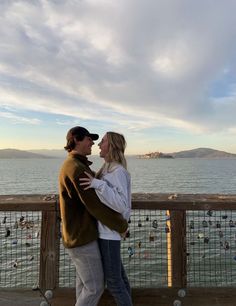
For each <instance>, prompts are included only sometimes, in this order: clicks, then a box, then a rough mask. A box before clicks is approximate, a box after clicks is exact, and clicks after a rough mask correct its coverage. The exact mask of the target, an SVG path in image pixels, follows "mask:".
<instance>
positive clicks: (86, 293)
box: [67, 241, 104, 306]
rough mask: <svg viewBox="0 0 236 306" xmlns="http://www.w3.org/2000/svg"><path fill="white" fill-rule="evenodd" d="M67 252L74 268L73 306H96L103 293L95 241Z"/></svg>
mask: <svg viewBox="0 0 236 306" xmlns="http://www.w3.org/2000/svg"><path fill="white" fill-rule="evenodd" d="M67 251H68V254H69V256H70V258H71V260H72V262H73V264H74V265H75V268H76V304H75V306H97V304H98V302H99V300H100V297H101V295H102V293H103V291H104V276H103V268H102V261H101V254H100V250H99V247H98V243H97V241H93V242H91V243H88V244H86V245H83V246H80V247H76V248H71V249H67Z"/></svg>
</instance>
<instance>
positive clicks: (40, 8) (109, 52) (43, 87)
mask: <svg viewBox="0 0 236 306" xmlns="http://www.w3.org/2000/svg"><path fill="white" fill-rule="evenodd" d="M235 9H236V3H235V1H230V0H229V1H227V2H223V1H208V0H204V1H193V0H191V1H186V0H183V1H178V0H175V1H168V0H167V1H166V0H165V1H164V0H158V1H156V0H155V1H154V0H150V1H137V0H131V1H124V0H120V1H108V0H103V1H92V0H90V1H77V2H76V1H66V2H65V1H46V0H41V1H13V0H12V1H7V2H2V3H0V17H1V18H0V35H1V41H0V97H1V98H0V103H1V104H4V105H8V106H9V107H13V108H18V109H19V108H21V109H26V110H36V111H40V112H45V113H56V114H61V115H63V114H64V115H68V116H74V117H78V118H83V119H96V120H101V121H104V122H107V121H109V122H113V123H114V124H115V123H116V122H119V125H121V126H126V127H127V129H131V130H140V129H146V128H150V127H157V126H167V127H169V126H172V127H176V128H179V129H185V130H187V131H189V130H191V131H193V132H194V133H201V132H204V133H205V132H206V131H207V130H209V131H217V130H222V129H225V130H230V129H234V126H235V123H234V122H235V118H234V116H233V115H232V114H235V105H236V101H235V94H234V93H233V91H232V86H231V92H230V93H229V92H228V91H227V90H228V88H230V86H227V87H226V89H225V90H226V92H225V93H224V96H222V97H220V98H218V97H217V96H216V97H212V96H210V94H209V92H210V89H211V86H212V84H214V82H215V81H216V80H218V79H219V78H222V80H223V81H222V85H221V86H222V87H223V86H225V81H224V78H227V76H228V75H229V74H230V73H231V74H232V71H235V66H236V65H235V59H236V58H235V54H236V41H235V39H234V38H235V35H236V26H235V16H234V15H235V14H234V12H235ZM232 75H233V74H232ZM227 82H229V83H230V82H231V83H232V84H235V79H233V77H232V78H228V81H227ZM229 96H230V97H231V98H229Z"/></svg>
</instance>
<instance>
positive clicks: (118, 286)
mask: <svg viewBox="0 0 236 306" xmlns="http://www.w3.org/2000/svg"><path fill="white" fill-rule="evenodd" d="M98 243H99V247H100V251H101V255H102V264H103V271H104V277H105V283H106V285H107V289H108V290H109V292H110V293H111V295H112V296H113V297H114V299H115V301H116V304H117V305H118V306H132V300H131V290H130V285H129V280H128V277H127V275H126V273H125V270H124V267H123V264H122V261H121V256H120V241H119V240H105V239H98Z"/></svg>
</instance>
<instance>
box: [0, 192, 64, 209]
mask: <svg viewBox="0 0 236 306" xmlns="http://www.w3.org/2000/svg"><path fill="white" fill-rule="evenodd" d="M57 199H58V196H57V195H0V211H43V210H51V211H53V210H55V209H57V207H56V206H57Z"/></svg>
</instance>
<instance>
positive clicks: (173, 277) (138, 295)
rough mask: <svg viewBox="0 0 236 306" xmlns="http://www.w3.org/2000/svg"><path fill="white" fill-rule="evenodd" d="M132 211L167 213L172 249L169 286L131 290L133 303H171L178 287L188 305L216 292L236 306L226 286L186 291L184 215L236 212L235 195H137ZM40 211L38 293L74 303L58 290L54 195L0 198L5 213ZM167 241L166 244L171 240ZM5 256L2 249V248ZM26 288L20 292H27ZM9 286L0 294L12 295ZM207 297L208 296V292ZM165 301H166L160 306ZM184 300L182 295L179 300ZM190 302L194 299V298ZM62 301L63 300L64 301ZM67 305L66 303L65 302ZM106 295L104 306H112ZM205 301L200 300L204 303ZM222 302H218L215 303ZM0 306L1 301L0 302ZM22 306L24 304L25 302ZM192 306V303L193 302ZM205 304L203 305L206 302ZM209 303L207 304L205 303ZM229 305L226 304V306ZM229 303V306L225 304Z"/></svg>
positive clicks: (56, 302)
mask: <svg viewBox="0 0 236 306" xmlns="http://www.w3.org/2000/svg"><path fill="white" fill-rule="evenodd" d="M132 208H133V210H134V211H135V210H164V211H167V212H168V213H169V216H170V219H169V225H170V233H169V234H170V236H169V244H170V245H169V251H168V254H167V256H168V267H169V270H168V273H169V275H168V284H167V286H166V287H165V288H135V289H134V290H133V298H134V301H135V302H134V305H149V304H151V303H152V305H172V304H171V303H173V300H174V299H176V298H177V299H178V295H177V292H178V289H180V288H185V289H186V288H187V289H186V296H185V297H184V299H183V300H182V303H184V302H185V304H182V305H188V304H186V303H187V302H186V301H191V305H195V304H194V302H193V300H194V299H195V300H197V301H198V302H199V301H200V300H199V299H200V298H202V297H204V298H205V299H206V301H207V299H208V301H210V298H211V296H212V294H214V299H215V301H217V295H219V297H218V298H219V299H220V298H221V297H222V296H223V298H225V297H227V298H228V297H230V299H231V300H230V301H231V302H232V303H233V304H232V305H234V302H235V303H236V294H235V291H236V290H233V289H232V287H231V286H230V287H227V286H226V287H224V288H220V289H219V288H208V289H207V288H200V289H198V288H188V283H187V268H186V266H187V251H186V249H187V244H186V243H187V242H186V228H187V226H186V220H187V219H186V213H187V212H188V211H225V210H230V211H235V212H236V195H209V194H201V195H192V194H189V195H186V194H185V195H178V194H133V196H132ZM9 211H12V212H19V211H33V212H34V211H40V212H42V217H41V238H40V239H41V241H40V270H39V287H40V290H42V291H45V290H46V289H52V290H54V299H53V300H52V305H63V304H61V303H64V305H67V306H69V305H73V303H74V289H73V288H71V289H68V288H59V286H58V284H59V254H60V252H59V249H60V237H59V236H60V235H59V233H60V215H59V205H58V199H57V196H56V195H13V196H12V195H7V196H0V213H1V212H9ZM167 242H168V241H167ZM1 252H3V250H1ZM24 289H25V288H22V290H24ZM9 290H10V291H11V292H14V291H15V292H17V291H18V292H19V289H14V288H11V289H9ZM9 290H8V289H7V288H4V290H2V293H0V298H1V294H8V293H7V292H8V291H9ZM208 293H209V294H208ZM161 299H164V300H165V303H166V304H165V303H164V304H162V302H161ZM179 299H180V300H181V297H179ZM191 299H192V300H191ZM63 301H64V302H63ZM65 301H66V302H65ZM110 301H111V298H110V297H109V295H108V294H104V297H103V299H102V301H101V304H100V305H113V304H112V303H111V302H110ZM201 303H202V301H201ZM217 303H218V304H217V305H221V304H219V301H218V302H217ZM0 305H1V299H0ZM22 305H23V304H22ZM189 305H190V304H189ZM202 305H204V303H202ZM205 305H207V304H205ZM222 305H226V304H222ZM227 305H228V304H227Z"/></svg>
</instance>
